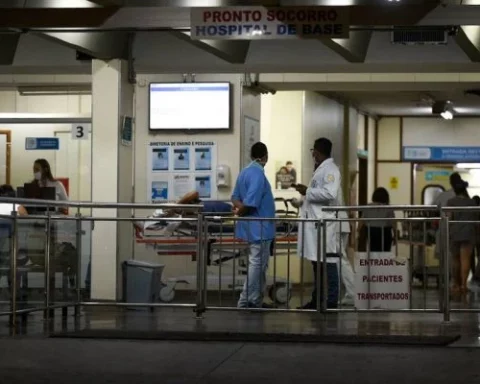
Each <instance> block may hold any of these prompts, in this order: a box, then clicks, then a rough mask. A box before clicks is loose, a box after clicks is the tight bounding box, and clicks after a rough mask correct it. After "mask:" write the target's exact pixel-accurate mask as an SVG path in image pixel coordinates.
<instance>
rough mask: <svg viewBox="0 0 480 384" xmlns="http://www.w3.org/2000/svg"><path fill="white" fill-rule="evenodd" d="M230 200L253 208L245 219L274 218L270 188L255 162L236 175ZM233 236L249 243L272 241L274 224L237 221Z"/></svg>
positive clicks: (261, 168)
mask: <svg viewBox="0 0 480 384" xmlns="http://www.w3.org/2000/svg"><path fill="white" fill-rule="evenodd" d="M232 200H239V201H241V202H242V203H243V205H245V206H246V207H250V208H254V210H253V212H252V213H251V214H249V215H248V216H245V217H259V218H270V217H271V218H274V217H275V201H274V198H273V193H272V188H271V187H270V183H269V182H268V180H267V178H266V177H265V171H264V169H263V167H262V166H261V165H260V164H258V163H257V162H256V161H254V162H252V163H250V165H248V166H247V167H246V168H244V169H243V170H242V171H241V172H240V175H238V178H237V182H236V184H235V189H234V190H233V194H232ZM235 236H236V237H237V238H238V239H241V240H244V241H247V242H249V243H258V242H260V241H266V240H273V239H274V238H275V222H274V221H258V220H257V221H248V220H241V221H237V224H236V226H235Z"/></svg>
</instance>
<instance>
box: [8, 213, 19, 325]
mask: <svg viewBox="0 0 480 384" xmlns="http://www.w3.org/2000/svg"><path fill="white" fill-rule="evenodd" d="M15 208H16V207H15V205H14V211H13V212H12V219H13V225H12V227H13V228H12V254H11V259H10V281H11V287H12V288H11V297H10V312H11V315H10V324H11V326H12V327H15V326H16V325H17V256H18V217H17V216H18V213H17V211H16V210H15Z"/></svg>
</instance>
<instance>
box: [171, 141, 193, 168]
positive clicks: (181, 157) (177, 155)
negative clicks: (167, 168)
mask: <svg viewBox="0 0 480 384" xmlns="http://www.w3.org/2000/svg"><path fill="white" fill-rule="evenodd" d="M173 169H174V170H175V171H189V170H190V148H189V147H184V148H174V150H173Z"/></svg>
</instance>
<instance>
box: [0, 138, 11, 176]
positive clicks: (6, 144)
mask: <svg viewBox="0 0 480 384" xmlns="http://www.w3.org/2000/svg"><path fill="white" fill-rule="evenodd" d="M11 145H12V133H11V132H10V131H7V130H0V185H1V184H10V181H11V180H10V161H11V158H10V157H11Z"/></svg>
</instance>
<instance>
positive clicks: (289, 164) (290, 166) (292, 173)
mask: <svg viewBox="0 0 480 384" xmlns="http://www.w3.org/2000/svg"><path fill="white" fill-rule="evenodd" d="M285 168H286V169H287V173H288V174H289V175H290V176H291V177H292V183H296V182H297V170H296V169H295V168H294V166H293V163H292V162H291V161H287V162H286V163H285Z"/></svg>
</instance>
